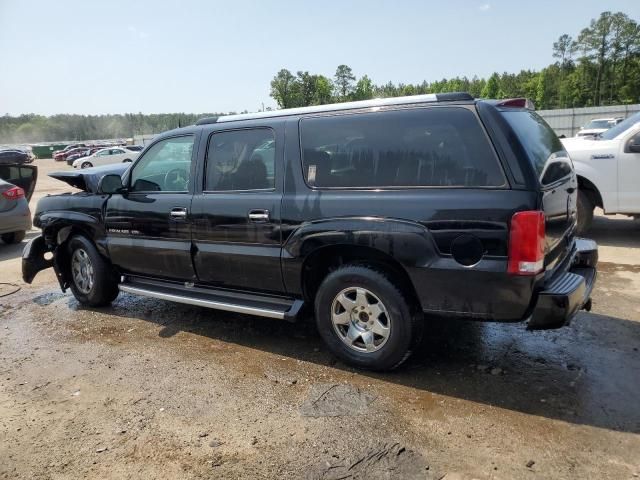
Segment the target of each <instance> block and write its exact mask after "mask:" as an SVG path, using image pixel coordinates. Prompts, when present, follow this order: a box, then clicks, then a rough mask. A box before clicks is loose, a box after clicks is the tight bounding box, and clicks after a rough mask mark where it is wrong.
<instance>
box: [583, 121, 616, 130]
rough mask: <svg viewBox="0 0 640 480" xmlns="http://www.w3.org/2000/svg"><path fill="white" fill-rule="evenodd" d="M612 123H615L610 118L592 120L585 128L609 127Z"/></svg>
mask: <svg viewBox="0 0 640 480" xmlns="http://www.w3.org/2000/svg"><path fill="white" fill-rule="evenodd" d="M611 125H613V122H611V121H610V120H591V121H590V122H589V123H587V124H586V125H585V126H584V128H585V130H586V129H590V128H609V127H610V126H611Z"/></svg>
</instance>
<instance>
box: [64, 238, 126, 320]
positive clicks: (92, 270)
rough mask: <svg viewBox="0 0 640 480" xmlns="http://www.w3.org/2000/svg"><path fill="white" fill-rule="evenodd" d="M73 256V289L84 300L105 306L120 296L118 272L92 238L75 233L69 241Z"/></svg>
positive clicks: (70, 253) (94, 304)
mask: <svg viewBox="0 0 640 480" xmlns="http://www.w3.org/2000/svg"><path fill="white" fill-rule="evenodd" d="M69 259H70V265H69V272H70V274H71V291H72V292H73V296H74V297H76V299H77V300H78V301H79V302H80V303H82V304H83V305H88V306H91V307H101V306H104V305H109V304H110V303H111V302H112V301H113V300H114V299H115V298H116V297H117V296H118V275H117V273H116V272H115V271H114V269H113V267H112V266H111V265H110V264H109V263H108V262H107V261H106V260H105V259H104V258H103V257H102V256H101V255H100V254H99V253H98V250H97V249H96V247H95V246H94V245H93V243H91V241H89V240H88V239H86V238H85V237H82V236H75V237H73V238H72V239H71V240H70V241H69Z"/></svg>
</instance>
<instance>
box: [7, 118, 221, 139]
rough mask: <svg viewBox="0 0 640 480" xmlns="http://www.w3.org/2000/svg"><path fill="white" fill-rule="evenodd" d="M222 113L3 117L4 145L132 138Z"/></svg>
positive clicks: (189, 123)
mask: <svg viewBox="0 0 640 480" xmlns="http://www.w3.org/2000/svg"><path fill="white" fill-rule="evenodd" d="M216 115H220V114H219V113H201V114H194V113H160V114H151V115H143V114H142V113H127V114H124V115H67V114H64V115H53V116H51V117H45V116H42V115H34V114H27V115H20V116H17V117H11V116H9V115H5V116H3V117H0V143H33V142H48V141H63V140H92V139H100V138H130V137H133V136H134V135H141V134H151V133H159V132H163V131H165V130H171V129H172V128H177V127H184V126H187V125H193V124H194V123H195V121H196V120H198V119H199V118H202V117H210V116H216Z"/></svg>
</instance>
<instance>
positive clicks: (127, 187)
mask: <svg viewBox="0 0 640 480" xmlns="http://www.w3.org/2000/svg"><path fill="white" fill-rule="evenodd" d="M116 168H117V169H118V172H116V173H111V174H105V173H106V171H105V170H102V171H95V169H87V170H83V171H81V172H66V173H61V174H57V178H60V179H62V180H65V181H67V182H68V183H70V184H72V185H74V186H76V187H79V188H81V189H82V190H83V191H82V192H80V193H73V194H66V195H53V196H49V197H46V198H43V199H42V200H41V201H40V202H39V203H38V206H37V211H36V213H35V219H34V224H35V225H36V226H37V227H39V228H41V229H42V236H39V237H37V238H35V239H33V240H32V241H31V242H30V243H29V244H28V245H27V246H26V247H25V251H24V254H23V277H24V280H25V281H26V282H31V281H32V279H33V278H34V276H35V274H36V273H37V272H38V271H40V270H42V269H44V268H48V267H50V266H53V268H54V269H55V272H56V275H57V278H58V280H59V282H60V286H61V287H62V289H63V290H64V289H66V288H71V290H72V292H73V294H74V296H75V297H76V298H77V299H78V301H79V302H80V303H82V304H85V305H90V306H103V305H107V304H109V303H110V302H112V301H113V300H114V299H115V298H116V297H117V295H118V292H119V291H123V292H127V293H130V294H138V295H145V296H150V297H154V298H159V299H163V300H170V301H175V302H183V303H187V304H192V305H199V306H203V307H210V308H215V309H221V310H227V311H233V312H241V313H245V314H252V315H261V316H265V317H271V318H276V319H283V320H288V321H296V320H297V319H298V318H299V317H300V316H301V312H304V311H307V312H313V313H314V314H315V320H316V324H317V328H318V330H319V332H320V334H321V336H322V338H323V339H324V340H325V342H326V343H327V345H328V347H329V348H330V349H331V351H332V352H333V353H334V354H335V355H337V356H338V357H340V358H341V359H343V360H344V361H346V362H348V363H350V364H353V365H356V366H360V367H364V368H371V369H379V370H385V369H392V368H394V367H396V366H398V365H400V364H401V363H402V362H403V361H404V360H405V359H406V358H407V357H408V356H409V355H410V353H411V351H412V349H415V348H416V346H417V344H418V341H419V339H420V336H421V333H422V330H423V324H424V322H425V319H427V318H429V317H431V316H446V317H457V318H469V319H477V320H488V321H500V322H515V321H527V322H528V327H529V328H531V329H539V328H554V327H560V326H562V325H564V324H566V323H567V322H568V321H569V320H570V319H571V318H572V317H573V316H574V315H575V314H576V312H578V311H579V310H580V309H582V308H586V309H588V308H590V305H591V300H590V295H591V291H592V288H593V286H594V282H595V277H596V263H597V246H596V244H595V243H594V242H593V241H590V240H586V239H580V238H577V237H576V236H575V228H576V197H577V186H578V185H577V180H576V175H575V173H574V169H573V165H572V163H571V160H570V158H569V156H568V155H567V153H566V151H565V150H564V148H563V147H562V144H561V143H560V141H559V140H558V138H557V137H556V135H555V134H554V133H553V131H552V130H551V129H550V128H549V127H548V125H547V124H546V123H545V122H544V120H542V119H541V118H540V117H539V116H538V115H537V114H536V113H535V112H534V111H532V110H531V108H530V104H529V103H528V102H527V101H525V100H523V99H512V100H502V101H488V100H474V99H473V98H472V97H471V96H469V95H468V94H464V93H449V94H436V95H433V94H431V95H421V96H412V97H401V98H388V99H374V100H367V101H363V102H352V103H342V104H337V105H321V106H314V107H306V108H301V109H291V110H279V111H273V112H262V113H255V114H244V115H231V116H225V117H219V118H207V119H203V120H200V121H198V122H197V123H196V125H194V126H190V127H186V128H180V129H177V130H173V131H170V132H166V133H164V134H162V135H160V136H158V137H156V138H155V139H154V141H153V143H152V144H150V145H149V146H147V147H146V148H145V150H144V151H143V152H142V153H141V155H140V157H139V158H138V159H137V160H136V161H135V162H134V163H133V164H132V165H131V166H130V167H125V166H117V167H116ZM125 168H126V171H125ZM46 252H53V258H52V259H51V260H49V259H47V258H45V253H46Z"/></svg>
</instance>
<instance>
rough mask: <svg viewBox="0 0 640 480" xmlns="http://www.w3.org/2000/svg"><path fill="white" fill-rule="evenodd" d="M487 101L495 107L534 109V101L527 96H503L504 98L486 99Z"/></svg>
mask: <svg viewBox="0 0 640 480" xmlns="http://www.w3.org/2000/svg"><path fill="white" fill-rule="evenodd" d="M487 102H488V103H491V104H492V105H494V106H496V107H507V108H526V109H527V110H535V109H536V106H535V105H534V103H533V102H532V101H531V100H529V99H528V98H505V99H504V100H487Z"/></svg>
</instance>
